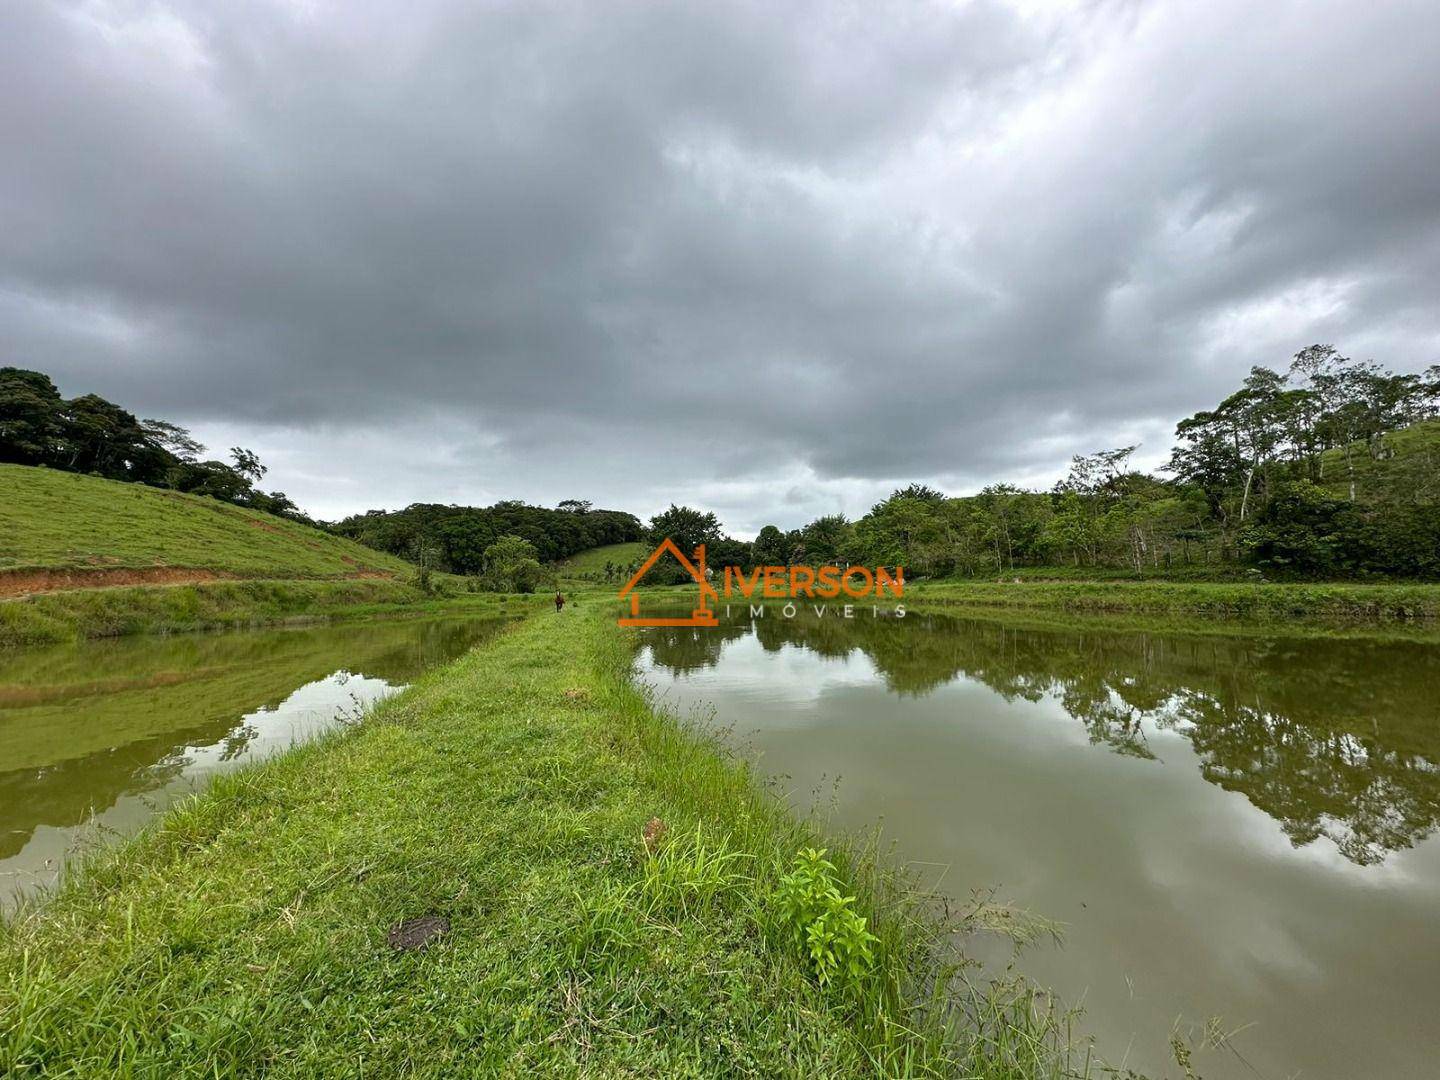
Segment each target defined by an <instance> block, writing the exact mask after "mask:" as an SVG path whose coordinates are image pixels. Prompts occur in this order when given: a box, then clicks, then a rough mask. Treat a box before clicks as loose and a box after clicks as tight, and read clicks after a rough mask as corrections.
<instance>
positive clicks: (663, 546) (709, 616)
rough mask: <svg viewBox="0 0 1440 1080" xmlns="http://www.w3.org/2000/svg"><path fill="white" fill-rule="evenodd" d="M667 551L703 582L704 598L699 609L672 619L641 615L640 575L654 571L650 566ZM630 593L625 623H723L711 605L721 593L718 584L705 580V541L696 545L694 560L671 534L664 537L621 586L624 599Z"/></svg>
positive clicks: (702, 592)
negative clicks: (716, 588)
mask: <svg viewBox="0 0 1440 1080" xmlns="http://www.w3.org/2000/svg"><path fill="white" fill-rule="evenodd" d="M667 551H668V552H669V553H670V554H671V555H674V556H675V559H676V561H677V562H679V564H680V568H681V569H682V570H684V571H685V572H686V573H687V574H689V575H690V577H691V578H692V579H693V580H694V582H695V584H696V585H698V586H700V602H699V603H698V604H697V605H696V607H695V610H694V611H692V612H691V613H690V614H689V616H686V617H675V618H668V619H662V618H643V617H642V616H641V615H640V594H639V593H638V592H636V591H635V590H636V587H637V586H639V584H640V579H641V578H643V577H644V576H645V575H646V574H648V573H649V572H650V568H651V567H652V566H654V565H655V564H656V563H657V562H659V561H660V558H661V556H663V555H664V554H665V553H666V552H667ZM627 596H628V597H630V615H629V616H628V617H626V618H621V619H620V625H621V626H719V625H720V620H719V619H717V618H716V617H715V612H714V611H712V610H711V609H710V602H711V601H712V600H715V601H718V600H719V599H720V594H719V593H718V592H716V591H715V587H714V586H713V585H711V584H710V582H708V581H707V580H705V545H704V544H701V545H700V546H699V547H697V548H696V549H695V558H694V560H693V561H692V560H690V559H687V558H686V557H685V553H684V552H683V551H681V550H680V548H679V547H677V546H676V544H675V541H673V540H671V539H670V538H669V537H668V536H667V537H666V538H665V539H664V540H662V541H660V546H659V547H657V548H656V549H655V550H654V552H652V553H651V555H650V557H649V558H648V559H646V560H645V561H644V562H643V563H641V564H640V569H639V570H636V571H635V573H634V575H633V576H632V577H631V578H630V580H629V581H627V582H626V583H625V587H624V588H623V589H621V590H620V599H622V600H623V599H625V597H627Z"/></svg>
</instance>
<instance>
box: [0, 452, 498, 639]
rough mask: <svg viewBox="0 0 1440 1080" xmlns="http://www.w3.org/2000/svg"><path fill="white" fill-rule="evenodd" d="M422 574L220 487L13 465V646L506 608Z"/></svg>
mask: <svg viewBox="0 0 1440 1080" xmlns="http://www.w3.org/2000/svg"><path fill="white" fill-rule="evenodd" d="M414 578H415V567H413V566H411V565H410V564H409V563H406V562H404V561H403V560H401V559H397V558H394V557H393V556H390V555H386V554H385V553H383V552H379V551H372V550H371V549H369V548H367V547H363V546H362V545H360V544H356V543H353V542H352V541H350V540H346V539H344V538H343V537H338V536H332V535H330V534H329V533H326V532H323V531H321V530H319V529H314V528H311V527H310V526H308V525H302V524H300V523H299V522H294V521H289V520H287V519H284V518H277V517H273V516H271V515H269V514H264V513H260V512H258V511H255V510H246V509H244V508H243V507H238V506H232V505H230V504H229V503H224V502H220V501H218V500H216V499H207V498H201V497H199V496H195V495H184V494H181V493H179V492H174V491H163V490H160V489H158V488H152V487H146V486H144V485H143V484H122V483H119V482H118V481H115V480H102V479H99V478H97V477H93V476H80V475H77V474H75V473H63V472H56V471H54V470H50V469H36V468H28V467H26V466H21V465H0V648H5V647H7V646H19V645H39V644H48V643H53V642H62V641H73V640H76V639H81V638H92V637H114V636H119V635H123V634H135V633H147V632H170V631H184V630H200V629H214V628H220V627H230V626H250V625H258V624H263V623H273V622H283V621H287V620H293V619H314V618H335V617H356V616H364V615H373V614H383V613H389V614H397V613H409V612H415V613H424V612H434V611H438V610H451V609H452V608H455V607H460V608H464V609H465V610H466V611H477V612H478V611H481V609H486V608H489V609H495V608H498V603H499V602H498V601H497V600H496V599H495V598H494V597H476V596H472V595H469V594H463V595H460V596H455V597H453V598H452V599H450V600H449V601H448V602H446V601H444V600H443V599H442V598H439V597H436V596H434V595H429V594H427V593H426V592H425V591H423V590H421V589H420V588H418V587H417V585H416V583H415V580H414ZM435 578H436V582H437V584H438V585H439V586H440V588H441V589H444V590H447V591H453V588H454V587H453V583H449V582H446V581H444V580H443V576H442V575H435Z"/></svg>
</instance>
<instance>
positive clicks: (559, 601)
mask: <svg viewBox="0 0 1440 1080" xmlns="http://www.w3.org/2000/svg"><path fill="white" fill-rule="evenodd" d="M564 606H565V597H563V596H561V595H560V590H559V589H556V590H555V614H556V615H559V614H560V609H561V608H563V607H564Z"/></svg>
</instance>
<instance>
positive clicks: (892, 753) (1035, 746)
mask: <svg viewBox="0 0 1440 1080" xmlns="http://www.w3.org/2000/svg"><path fill="white" fill-rule="evenodd" d="M738 610H741V611H743V609H738ZM641 671H642V675H643V677H644V678H645V679H646V680H648V681H650V682H653V683H655V684H657V686H658V687H659V689H660V691H661V693H662V695H663V696H664V697H665V698H666V699H667V700H668V701H669V702H670V703H671V704H672V705H674V706H676V707H677V708H679V709H680V711H681V712H682V713H684V712H688V711H693V710H706V709H709V708H711V707H713V709H714V711H715V716H714V721H715V722H716V723H719V724H721V725H725V726H733V728H734V732H735V733H734V736H733V737H734V738H736V739H740V740H743V741H744V742H745V743H747V744H748V745H749V746H750V747H752V748H753V749H755V750H757V751H759V752H760V753H761V754H762V755H763V756H762V759H761V760H762V766H763V768H764V770H766V771H768V772H769V773H771V774H772V775H778V776H783V777H786V778H787V779H785V781H784V784H785V786H786V787H787V789H789V790H791V791H792V792H793V797H794V799H795V801H796V802H797V804H798V805H800V806H802V807H808V806H809V805H810V804H811V802H812V800H813V798H814V794H813V793H814V792H815V791H817V790H819V791H822V792H824V793H825V794H824V796H823V797H824V798H825V799H829V798H830V797H831V794H830V792H831V790H832V787H833V791H834V795H833V797H834V799H835V804H834V815H835V823H836V825H837V826H839V827H841V828H847V829H861V828H865V827H868V826H871V825H873V824H874V823H875V822H876V821H883V825H884V830H885V833H886V834H887V835H888V836H889V837H891V838H892V839H894V840H895V841H897V842H898V845H899V852H900V854H901V855H903V856H904V857H906V858H908V859H910V860H914V861H917V862H921V863H934V864H937V865H938V866H940V867H943V868H945V869H944V874H943V878H942V884H943V887H944V888H946V889H948V890H949V891H950V892H951V893H953V894H954V895H955V896H957V897H959V898H966V897H968V896H969V895H970V893H971V890H972V889H977V888H991V887H993V888H995V889H996V890H997V891H998V893H999V895H1000V897H1002V898H1005V899H1009V900H1013V901H1015V902H1016V903H1018V904H1020V905H1022V906H1025V907H1028V908H1030V909H1032V910H1034V911H1037V912H1040V913H1043V914H1045V915H1048V916H1051V917H1053V918H1056V919H1059V920H1063V921H1064V923H1065V924H1066V932H1065V944H1064V947H1063V948H1052V947H1048V946H1046V947H1037V948H1036V949H1034V950H1032V951H1030V952H1028V953H1027V954H1026V955H1025V957H1024V958H1023V959H1022V963H1021V966H1022V968H1023V969H1024V970H1025V971H1026V973H1027V974H1029V975H1031V976H1032V977H1034V978H1035V979H1036V980H1037V981H1040V982H1042V983H1045V984H1047V985H1050V986H1052V987H1054V988H1055V989H1056V990H1058V991H1059V992H1060V993H1061V994H1063V995H1064V996H1065V997H1066V998H1067V999H1068V1000H1069V1001H1071V1002H1083V1004H1084V1006H1085V1009H1086V1021H1085V1025H1086V1027H1087V1028H1088V1029H1089V1030H1090V1031H1091V1032H1092V1033H1093V1034H1094V1035H1095V1036H1096V1038H1097V1040H1098V1047H1099V1049H1100V1051H1101V1052H1102V1053H1103V1054H1104V1056H1105V1057H1106V1058H1107V1059H1108V1060H1109V1061H1111V1062H1114V1063H1119V1062H1124V1063H1125V1064H1127V1065H1128V1066H1130V1067H1133V1068H1136V1069H1141V1070H1146V1071H1149V1072H1151V1073H1153V1074H1154V1075H1157V1076H1158V1075H1172V1076H1173V1075H1179V1074H1180V1073H1179V1070H1178V1069H1176V1068H1175V1067H1174V1065H1173V1064H1169V1058H1168V1054H1167V1050H1166V1043H1167V1041H1168V1038H1169V1035H1170V1033H1171V1030H1172V1028H1173V1027H1174V1026H1175V1025H1176V1023H1177V1021H1178V1022H1179V1024H1180V1026H1181V1029H1182V1031H1184V1032H1186V1033H1192V1034H1193V1033H1195V1032H1196V1031H1198V1029H1199V1027H1200V1026H1201V1025H1203V1024H1204V1023H1205V1021H1206V1020H1207V1019H1209V1018H1211V1017H1221V1018H1223V1023H1224V1025H1225V1028H1226V1030H1234V1029H1237V1028H1242V1027H1243V1028H1244V1030H1242V1031H1240V1032H1239V1033H1238V1034H1236V1035H1235V1037H1234V1039H1233V1040H1232V1046H1233V1049H1232V1050H1227V1049H1216V1050H1209V1051H1204V1052H1202V1053H1200V1054H1198V1055H1197V1057H1196V1059H1195V1064H1196V1068H1197V1070H1198V1072H1199V1073H1200V1075H1202V1076H1204V1077H1206V1078H1207V1080H1215V1078H1222V1080H1223V1078H1229V1077H1235V1078H1242V1077H1255V1076H1257V1075H1258V1076H1260V1077H1289V1076H1296V1075H1298V1076H1300V1077H1303V1078H1316V1080H1321V1078H1327V1080H1351V1078H1360V1077H1364V1078H1370V1077H1374V1078H1381V1077H1398V1078H1421V1077H1427V1078H1428V1077H1435V1076H1440V838H1437V837H1436V835H1435V833H1436V827H1437V825H1440V646H1437V645H1434V644H1418V643H1411V642H1404V641H1379V640H1371V641H1365V640H1336V639H1333V638H1316V637H1309V638H1302V637H1285V636H1278V635H1277V636H1269V637H1253V636H1246V637H1226V636H1223V635H1203V636H1186V635H1174V634H1157V633H1148V632H1139V631H1130V630H1126V629H1124V628H1119V629H1114V630H1095V629H1085V630H1080V629H1069V630H1067V629H1056V628H1051V627H1036V626H1030V627H1026V626H1023V625H1019V624H1016V623H1013V622H1011V623H1007V622H1006V621H1005V620H1003V619H993V618H989V617H986V618H945V617H932V616H916V615H912V616H910V617H909V618H906V619H904V620H895V619H873V618H871V617H870V613H869V609H868V608H864V609H862V610H860V611H857V618H855V619H854V620H853V621H845V620H841V619H837V618H833V617H832V618H828V619H821V620H817V619H815V618H813V617H810V618H805V617H797V618H796V619H794V620H786V619H784V618H782V617H780V616H779V612H778V610H771V611H770V612H769V613H768V615H767V617H766V618H764V619H760V620H753V621H752V620H751V619H749V618H748V617H745V618H740V619H737V620H732V621H729V622H727V623H724V624H722V626H721V627H719V628H717V629H713V630H705V629H698V630H683V631H658V630H657V631H650V632H649V633H648V636H647V637H646V638H645V645H644V647H643V649H642V653H641ZM837 781H838V783H837ZM937 873H938V871H937ZM980 947H981V948H982V950H983V949H984V946H983V945H982V946H980Z"/></svg>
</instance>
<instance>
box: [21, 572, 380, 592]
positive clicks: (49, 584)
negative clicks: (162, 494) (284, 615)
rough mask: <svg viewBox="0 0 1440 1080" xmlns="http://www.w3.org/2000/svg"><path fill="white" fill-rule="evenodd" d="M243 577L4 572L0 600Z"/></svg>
mask: <svg viewBox="0 0 1440 1080" xmlns="http://www.w3.org/2000/svg"><path fill="white" fill-rule="evenodd" d="M390 577H394V575H393V574H391V573H389V572H388V571H383V570H355V571H352V572H350V573H348V574H342V575H339V576H337V577H334V578H317V579H314V580H325V581H343V580H347V579H352V578H365V579H372V578H390ZM239 580H241V575H240V574H231V573H227V572H226V571H223V570H195V569H191V568H189V567H183V566H147V567H137V568H131V569H121V568H119V567H115V568H107V569H95V570H86V569H80V568H76V569H74V570H0V599H12V598H15V597H19V596H33V595H34V594H36V593H49V592H61V591H63V590H66V589H111V588H117V587H119V586H124V585H199V584H202V583H203V582H207V581H239Z"/></svg>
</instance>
